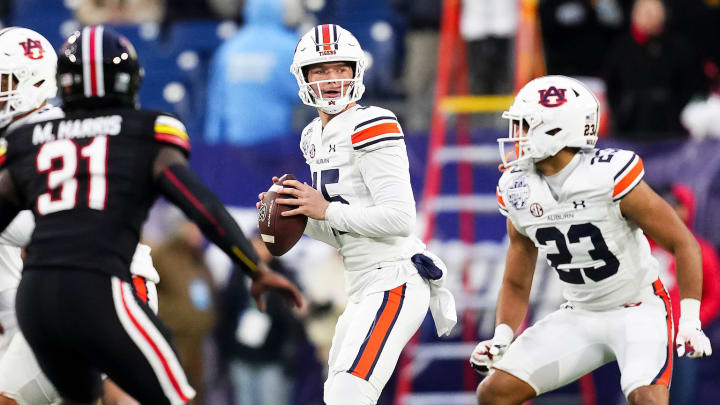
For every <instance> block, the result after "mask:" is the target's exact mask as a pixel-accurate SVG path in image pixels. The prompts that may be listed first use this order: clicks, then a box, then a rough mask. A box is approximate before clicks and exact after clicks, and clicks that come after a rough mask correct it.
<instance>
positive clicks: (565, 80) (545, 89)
mask: <svg viewBox="0 0 720 405" xmlns="http://www.w3.org/2000/svg"><path fill="white" fill-rule="evenodd" d="M502 117H503V118H505V119H507V120H509V121H510V130H509V132H510V134H509V135H510V137H509V138H500V139H498V143H499V145H498V146H499V149H500V156H501V158H502V162H503V166H505V167H512V166H516V165H519V164H530V163H535V162H538V161H541V160H543V159H546V158H548V157H550V156H554V155H555V154H556V153H558V152H560V151H561V150H562V149H563V148H565V147H577V148H589V149H592V148H594V147H595V143H596V142H597V139H598V137H597V133H598V124H599V118H600V104H599V103H598V100H597V98H596V97H595V95H594V94H593V93H592V91H590V90H589V89H588V88H587V87H586V86H585V85H584V84H582V83H581V82H579V81H578V80H575V79H573V78H570V77H567V76H544V77H540V78H537V79H534V80H532V81H530V82H529V83H528V84H526V85H525V86H524V87H523V88H522V89H520V92H518V94H517V96H515V101H514V102H513V104H512V105H511V106H510V108H509V109H508V110H507V111H505V112H504V113H503V115H502ZM506 143H511V144H512V145H513V146H514V149H513V150H511V151H510V152H506V151H505V144H506ZM513 155H514V159H511V157H512V156H513ZM523 162H524V163H523Z"/></svg>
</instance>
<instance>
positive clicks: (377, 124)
mask: <svg viewBox="0 0 720 405" xmlns="http://www.w3.org/2000/svg"><path fill="white" fill-rule="evenodd" d="M354 119H355V125H353V126H352V128H351V130H352V135H351V140H352V146H353V149H355V150H361V151H371V150H376V149H380V148H383V147H386V146H392V145H397V144H398V143H403V132H402V129H401V128H400V124H399V123H398V120H397V117H396V116H395V114H393V112H392V111H390V110H386V109H384V108H380V107H374V106H369V107H360V108H358V109H357V110H356V114H355V117H354Z"/></svg>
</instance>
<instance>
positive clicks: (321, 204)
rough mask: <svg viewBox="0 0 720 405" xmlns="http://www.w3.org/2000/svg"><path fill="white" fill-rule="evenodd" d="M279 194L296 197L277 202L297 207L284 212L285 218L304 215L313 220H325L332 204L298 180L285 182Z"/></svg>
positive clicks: (279, 199)
mask: <svg viewBox="0 0 720 405" xmlns="http://www.w3.org/2000/svg"><path fill="white" fill-rule="evenodd" d="M278 194H290V195H292V196H294V197H295V198H278V199H277V200H275V201H277V203H278V204H285V205H294V206H297V208H295V209H293V210H290V211H285V212H283V213H282V215H283V216H288V215H298V214H304V215H307V216H308V217H310V218H312V219H318V220H324V219H325V210H327V207H328V205H330V202H329V201H328V200H326V199H325V197H323V195H322V193H320V192H319V191H317V190H315V189H314V188H312V186H311V185H309V184H307V183H301V182H299V181H297V180H285V181H284V182H283V188H282V189H280V190H279V191H278Z"/></svg>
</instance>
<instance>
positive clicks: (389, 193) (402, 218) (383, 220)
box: [325, 145, 415, 237]
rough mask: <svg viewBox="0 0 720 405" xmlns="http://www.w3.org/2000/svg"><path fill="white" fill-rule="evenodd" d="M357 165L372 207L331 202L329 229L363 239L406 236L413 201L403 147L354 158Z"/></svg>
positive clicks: (412, 221) (327, 215)
mask: <svg viewBox="0 0 720 405" xmlns="http://www.w3.org/2000/svg"><path fill="white" fill-rule="evenodd" d="M357 164H358V166H359V169H360V173H361V174H362V176H363V180H364V182H365V186H366V187H367V188H368V190H369V191H370V194H371V196H372V199H373V202H374V204H375V205H373V206H370V207H357V206H353V205H348V204H342V203H340V202H331V203H330V205H329V206H328V208H327V211H326V212H325V218H326V220H327V222H328V223H329V224H330V226H331V227H333V228H335V229H337V230H340V231H345V232H353V233H357V234H359V235H363V236H367V237H386V236H408V235H410V234H411V233H412V231H413V228H414V226H415V198H414V197H413V192H412V188H411V187H410V172H409V169H408V166H409V165H408V159H407V154H406V152H405V148H404V147H403V146H400V145H393V146H389V147H385V148H382V149H377V150H374V151H372V152H370V153H364V154H361V155H359V156H358V163H357Z"/></svg>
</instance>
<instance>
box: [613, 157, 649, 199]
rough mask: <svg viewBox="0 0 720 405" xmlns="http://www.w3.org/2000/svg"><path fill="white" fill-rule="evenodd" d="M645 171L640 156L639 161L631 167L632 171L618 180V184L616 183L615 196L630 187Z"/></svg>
mask: <svg viewBox="0 0 720 405" xmlns="http://www.w3.org/2000/svg"><path fill="white" fill-rule="evenodd" d="M642 171H643V162H642V159H641V158H640V157H638V161H637V163H635V166H633V168H632V169H630V172H628V174H626V175H625V177H623V178H622V180H620V181H619V182H618V184H616V185H615V188H614V189H613V197H615V196H617V195H618V194H621V193H622V192H623V191H625V189H627V188H628V186H630V185H631V184H632V183H633V182H635V180H636V179H637V178H638V176H640V173H642Z"/></svg>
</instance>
